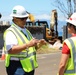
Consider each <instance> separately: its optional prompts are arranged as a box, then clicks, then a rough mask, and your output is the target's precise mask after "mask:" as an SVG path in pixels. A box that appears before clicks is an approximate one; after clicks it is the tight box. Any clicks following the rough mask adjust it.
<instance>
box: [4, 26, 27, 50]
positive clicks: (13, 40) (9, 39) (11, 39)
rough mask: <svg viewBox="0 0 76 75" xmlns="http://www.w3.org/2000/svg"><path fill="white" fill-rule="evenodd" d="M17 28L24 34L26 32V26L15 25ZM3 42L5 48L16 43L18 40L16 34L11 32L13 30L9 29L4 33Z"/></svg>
mask: <svg viewBox="0 0 76 75" xmlns="http://www.w3.org/2000/svg"><path fill="white" fill-rule="evenodd" d="M15 26H16V27H17V28H18V29H19V30H22V31H23V32H24V33H25V34H26V35H28V34H27V32H26V28H20V27H19V26H17V25H15ZM5 42H6V50H10V49H11V48H12V47H13V46H14V45H17V44H18V41H17V38H16V36H15V35H14V34H13V32H11V31H9V32H8V33H7V34H6V37H5Z"/></svg>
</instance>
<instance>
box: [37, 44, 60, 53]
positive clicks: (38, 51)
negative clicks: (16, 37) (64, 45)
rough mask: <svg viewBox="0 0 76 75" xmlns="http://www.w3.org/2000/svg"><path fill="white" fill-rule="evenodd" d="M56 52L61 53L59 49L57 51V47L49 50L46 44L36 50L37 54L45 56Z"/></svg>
mask: <svg viewBox="0 0 76 75" xmlns="http://www.w3.org/2000/svg"><path fill="white" fill-rule="evenodd" d="M58 51H61V49H58V48H57V47H54V48H51V47H49V45H48V44H47V45H44V46H42V47H41V48H39V49H37V54H46V53H52V52H58Z"/></svg>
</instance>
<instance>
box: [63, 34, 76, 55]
mask: <svg viewBox="0 0 76 75" xmlns="http://www.w3.org/2000/svg"><path fill="white" fill-rule="evenodd" d="M72 37H76V34H74V35H73V36H72ZM62 54H70V49H69V47H68V46H67V44H66V43H64V44H63V48H62Z"/></svg>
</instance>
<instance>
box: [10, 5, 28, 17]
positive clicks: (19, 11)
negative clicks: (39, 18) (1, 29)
mask: <svg viewBox="0 0 76 75" xmlns="http://www.w3.org/2000/svg"><path fill="white" fill-rule="evenodd" d="M10 16H12V17H19V18H24V17H28V16H29V14H28V13H27V12H26V10H25V8H24V7H23V6H20V5H17V6H15V7H14V8H13V10H12V13H11V15H10Z"/></svg>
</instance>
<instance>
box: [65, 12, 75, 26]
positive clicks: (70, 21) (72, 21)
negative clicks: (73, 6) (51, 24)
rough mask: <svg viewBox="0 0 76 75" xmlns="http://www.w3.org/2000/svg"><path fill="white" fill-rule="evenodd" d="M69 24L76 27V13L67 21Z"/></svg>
mask: <svg viewBox="0 0 76 75" xmlns="http://www.w3.org/2000/svg"><path fill="white" fill-rule="evenodd" d="M66 21H67V22H68V23H71V24H73V25H74V26H76V13H73V14H72V15H71V17H70V18H69V19H68V20H66Z"/></svg>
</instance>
